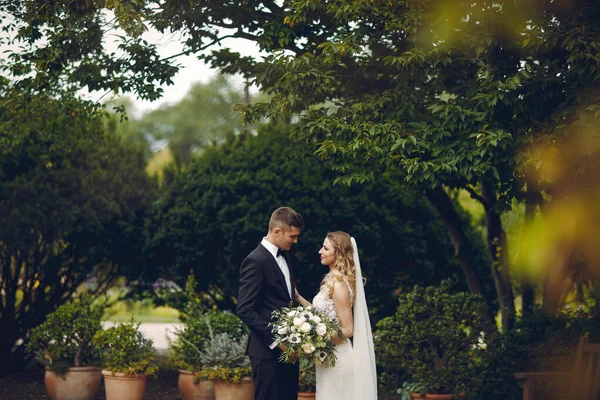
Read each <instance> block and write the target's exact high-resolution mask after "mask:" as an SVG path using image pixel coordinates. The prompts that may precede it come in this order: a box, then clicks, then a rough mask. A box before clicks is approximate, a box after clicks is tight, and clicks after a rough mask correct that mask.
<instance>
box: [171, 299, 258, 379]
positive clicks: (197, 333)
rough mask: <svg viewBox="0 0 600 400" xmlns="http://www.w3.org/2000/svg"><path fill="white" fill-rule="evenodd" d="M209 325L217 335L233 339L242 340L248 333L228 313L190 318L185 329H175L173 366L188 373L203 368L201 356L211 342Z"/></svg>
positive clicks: (172, 342)
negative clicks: (221, 334)
mask: <svg viewBox="0 0 600 400" xmlns="http://www.w3.org/2000/svg"><path fill="white" fill-rule="evenodd" d="M207 322H208V323H207ZM208 324H210V326H211V329H212V330H213V333H214V334H215V335H218V334H220V333H228V334H229V335H230V336H231V337H234V338H241V337H242V336H244V335H245V334H247V331H248V330H247V328H246V325H244V323H243V322H242V321H241V320H240V319H239V318H238V317H237V316H235V315H234V314H232V313H231V312H228V311H218V310H210V311H208V312H206V313H203V314H199V315H196V316H195V317H191V316H190V317H188V318H187V319H186V322H185V323H184V325H183V327H181V328H176V329H175V332H174V336H175V337H174V339H173V340H172V341H170V353H169V360H170V362H171V363H172V364H174V365H175V366H177V367H178V368H181V369H185V370H188V371H199V370H200V369H201V368H202V361H201V357H200V354H201V352H202V351H203V350H204V349H205V348H206V345H207V343H209V342H210V329H209V325H208Z"/></svg>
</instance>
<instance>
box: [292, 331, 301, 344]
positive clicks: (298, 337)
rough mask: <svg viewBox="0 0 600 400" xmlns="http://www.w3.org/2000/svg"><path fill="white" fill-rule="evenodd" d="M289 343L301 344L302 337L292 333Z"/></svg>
mask: <svg viewBox="0 0 600 400" xmlns="http://www.w3.org/2000/svg"><path fill="white" fill-rule="evenodd" d="M289 341H290V343H294V344H296V343H300V336H298V334H297V333H292V334H291V335H290V339H289Z"/></svg>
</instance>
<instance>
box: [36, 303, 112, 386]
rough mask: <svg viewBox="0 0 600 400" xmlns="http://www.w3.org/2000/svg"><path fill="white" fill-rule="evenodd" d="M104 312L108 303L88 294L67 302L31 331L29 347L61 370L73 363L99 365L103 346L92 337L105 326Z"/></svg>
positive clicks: (55, 369)
mask: <svg viewBox="0 0 600 400" xmlns="http://www.w3.org/2000/svg"><path fill="white" fill-rule="evenodd" d="M103 314H104V305H99V304H94V302H93V300H92V298H91V297H90V296H87V295H84V296H81V297H80V298H78V299H76V300H72V301H70V302H68V303H66V304H63V305H62V306H60V307H58V308H57V309H56V311H54V312H53V313H51V314H49V315H48V316H47V317H46V319H45V321H44V323H42V324H41V325H39V326H37V327H36V328H34V329H33V330H32V331H31V336H30V338H29V341H28V343H27V351H28V352H29V353H30V354H33V355H35V357H36V359H37V360H38V361H40V362H41V363H42V364H43V365H44V366H45V367H46V368H47V369H48V370H50V371H52V372H55V373H57V374H64V373H65V372H67V370H68V369H69V368H70V367H85V366H99V364H100V363H101V361H102V350H101V349H99V348H97V347H96V346H95V345H94V344H93V343H92V338H93V337H94V335H95V334H96V332H98V331H100V330H101V329H102V325H101V320H102V315H103Z"/></svg>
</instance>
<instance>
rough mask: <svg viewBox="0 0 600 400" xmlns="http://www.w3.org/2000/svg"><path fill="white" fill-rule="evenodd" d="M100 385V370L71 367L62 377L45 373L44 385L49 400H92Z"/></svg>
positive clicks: (48, 372)
mask: <svg viewBox="0 0 600 400" xmlns="http://www.w3.org/2000/svg"><path fill="white" fill-rule="evenodd" d="M101 383H102V375H101V374H100V368H97V367H73V368H69V371H68V372H67V373H66V374H65V375H64V376H60V375H56V374H55V373H54V372H52V371H46V375H45V376H44V384H45V386H46V392H47V393H48V398H49V399H50V400H93V399H95V398H96V395H97V394H98V391H99V390H100V384H101Z"/></svg>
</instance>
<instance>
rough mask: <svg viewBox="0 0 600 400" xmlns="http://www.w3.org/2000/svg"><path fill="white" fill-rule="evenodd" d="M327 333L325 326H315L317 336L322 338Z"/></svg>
mask: <svg viewBox="0 0 600 400" xmlns="http://www.w3.org/2000/svg"><path fill="white" fill-rule="evenodd" d="M326 333H327V326H326V325H325V324H317V335H319V336H323V335H324V334H326Z"/></svg>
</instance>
